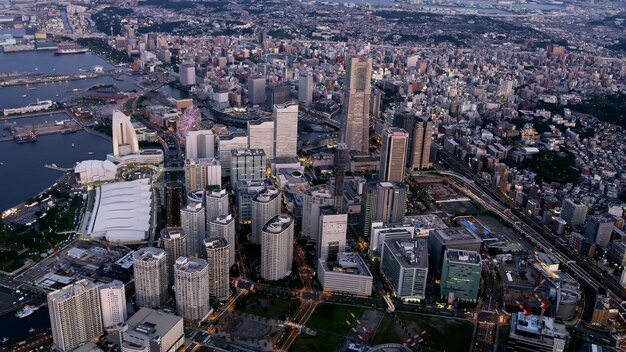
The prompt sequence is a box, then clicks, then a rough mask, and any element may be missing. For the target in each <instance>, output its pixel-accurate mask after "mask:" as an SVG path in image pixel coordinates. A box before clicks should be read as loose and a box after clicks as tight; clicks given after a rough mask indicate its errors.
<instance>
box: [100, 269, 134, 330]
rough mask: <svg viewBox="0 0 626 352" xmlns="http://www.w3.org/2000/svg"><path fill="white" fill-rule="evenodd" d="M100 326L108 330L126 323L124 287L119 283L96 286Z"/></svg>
mask: <svg viewBox="0 0 626 352" xmlns="http://www.w3.org/2000/svg"><path fill="white" fill-rule="evenodd" d="M98 291H99V295H100V309H101V312H102V326H103V327H104V328H108V327H111V326H115V325H117V324H119V323H123V322H124V321H126V318H127V317H128V313H127V311H126V287H124V283H123V282H121V281H117V280H114V281H111V282H110V283H108V284H104V285H100V286H98Z"/></svg>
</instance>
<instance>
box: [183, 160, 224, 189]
mask: <svg viewBox="0 0 626 352" xmlns="http://www.w3.org/2000/svg"><path fill="white" fill-rule="evenodd" d="M206 186H219V187H221V186H222V165H220V162H219V160H217V159H215V158H202V159H187V160H185V187H186V188H187V190H192V189H205V188H206Z"/></svg>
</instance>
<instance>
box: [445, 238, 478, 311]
mask: <svg viewBox="0 0 626 352" xmlns="http://www.w3.org/2000/svg"><path fill="white" fill-rule="evenodd" d="M481 271H482V261H481V259H480V254H479V253H478V252H474V251H463V250H458V249H448V250H447V251H446V252H445V254H444V256H443V267H442V269H441V298H443V299H447V300H448V302H454V301H455V300H459V301H472V302H475V301H476V299H478V289H479V287H480V273H481Z"/></svg>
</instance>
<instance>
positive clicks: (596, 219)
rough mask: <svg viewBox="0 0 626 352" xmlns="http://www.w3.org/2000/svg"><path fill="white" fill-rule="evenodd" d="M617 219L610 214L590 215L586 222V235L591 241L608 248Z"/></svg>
mask: <svg viewBox="0 0 626 352" xmlns="http://www.w3.org/2000/svg"><path fill="white" fill-rule="evenodd" d="M614 227H615V220H613V218H612V217H610V216H599V215H594V216H590V217H589V220H588V221H587V224H585V237H586V238H587V240H588V241H589V242H590V243H595V244H597V245H599V246H600V247H602V248H605V249H606V248H608V247H609V243H611V236H612V235H613V228H614Z"/></svg>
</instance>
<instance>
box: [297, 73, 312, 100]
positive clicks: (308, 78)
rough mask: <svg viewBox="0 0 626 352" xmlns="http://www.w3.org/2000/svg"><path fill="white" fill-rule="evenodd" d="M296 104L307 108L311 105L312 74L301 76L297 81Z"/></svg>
mask: <svg viewBox="0 0 626 352" xmlns="http://www.w3.org/2000/svg"><path fill="white" fill-rule="evenodd" d="M298 102H300V103H301V104H304V105H305V106H309V105H311V104H312V103H313V74H312V73H310V72H307V73H305V74H301V75H300V78H299V79H298Z"/></svg>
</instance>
